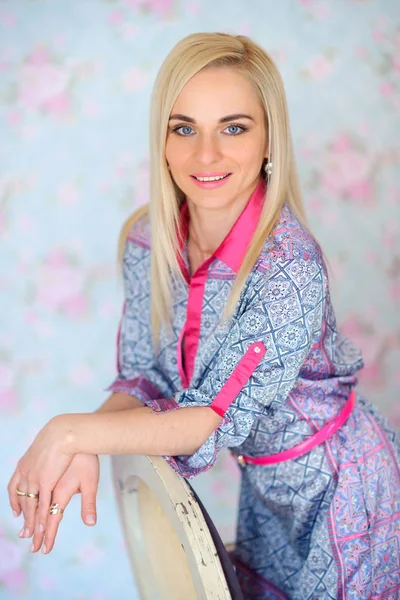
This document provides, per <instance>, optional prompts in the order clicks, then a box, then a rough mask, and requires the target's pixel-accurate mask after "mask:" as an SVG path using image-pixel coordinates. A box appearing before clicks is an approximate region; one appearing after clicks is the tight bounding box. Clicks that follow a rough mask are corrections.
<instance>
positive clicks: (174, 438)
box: [56, 407, 221, 456]
mask: <svg viewBox="0 0 400 600" xmlns="http://www.w3.org/2000/svg"><path fill="white" fill-rule="evenodd" d="M56 419H57V418H56ZM220 421H221V417H220V416H218V415H217V414H216V413H215V412H214V411H212V410H211V409H210V408H208V407H190V408H182V409H179V410H173V411H168V412H165V413H163V414H158V415H156V414H154V413H153V412H152V411H151V409H150V408H147V407H144V408H135V409H129V410H124V411H115V412H103V413H99V412H96V413H93V414H72V415H71V414H69V415H60V421H59V422H58V423H59V425H60V428H61V430H62V431H63V433H62V435H64V437H65V440H66V450H67V451H68V452H72V453H74V454H75V453H79V452H84V453H87V454H150V455H155V456H163V455H165V456H176V455H179V454H184V455H192V454H194V452H196V450H198V449H199V448H200V446H201V445H202V444H203V443H204V442H205V441H206V439H207V438H208V437H209V435H210V434H211V433H212V432H213V431H215V429H216V428H217V427H218V424H219V422H220Z"/></svg>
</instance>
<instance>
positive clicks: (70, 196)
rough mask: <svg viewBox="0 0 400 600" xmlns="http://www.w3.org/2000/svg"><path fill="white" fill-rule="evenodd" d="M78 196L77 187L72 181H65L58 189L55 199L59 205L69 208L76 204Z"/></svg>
mask: <svg viewBox="0 0 400 600" xmlns="http://www.w3.org/2000/svg"><path fill="white" fill-rule="evenodd" d="M79 194H80V192H79V189H78V187H77V185H76V184H75V183H74V182H72V181H67V182H65V183H63V184H62V185H61V186H60V187H59V188H58V190H57V199H58V201H59V202H60V204H64V205H67V206H71V205H73V204H76V202H77V200H78V198H79Z"/></svg>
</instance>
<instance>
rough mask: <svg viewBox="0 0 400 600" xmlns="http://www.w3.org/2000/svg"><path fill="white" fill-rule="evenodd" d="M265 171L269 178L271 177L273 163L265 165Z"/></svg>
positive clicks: (268, 162)
mask: <svg viewBox="0 0 400 600" xmlns="http://www.w3.org/2000/svg"><path fill="white" fill-rule="evenodd" d="M264 171H265V172H266V174H267V175H268V177H270V176H271V174H272V162H270V161H268V159H267V162H266V163H265V165H264Z"/></svg>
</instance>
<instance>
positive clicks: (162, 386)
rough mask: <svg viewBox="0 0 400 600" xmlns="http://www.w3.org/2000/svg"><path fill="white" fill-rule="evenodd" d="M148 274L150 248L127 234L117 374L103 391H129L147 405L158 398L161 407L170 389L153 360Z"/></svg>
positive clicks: (164, 403)
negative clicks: (136, 241)
mask: <svg viewBox="0 0 400 600" xmlns="http://www.w3.org/2000/svg"><path fill="white" fill-rule="evenodd" d="M149 277H150V250H149V248H146V247H144V246H141V245H140V244H137V243H135V241H134V240H133V238H132V235H131V234H130V235H129V236H128V238H127V242H126V245H125V249H124V257H123V281H124V296H125V299H124V304H123V309H122V316H121V320H120V323H119V328H118V333H117V361H116V362H117V377H116V378H115V380H114V381H113V382H112V384H111V385H110V386H108V387H107V388H106V390H105V391H111V392H125V393H127V394H131V395H132V396H136V397H137V398H138V399H139V400H141V401H142V402H143V403H144V404H146V405H148V406H151V407H153V406H154V403H153V401H154V400H159V402H160V403H161V404H162V406H163V407H165V406H169V404H168V398H170V397H172V396H173V394H174V390H173V387H172V384H171V382H170V381H169V379H168V378H167V377H166V375H165V374H164V373H163V372H162V371H161V369H160V368H158V367H157V365H156V361H155V359H154V349H153V343H152V339H151V330H150V292H149ZM164 399H165V400H164ZM157 406H158V405H157Z"/></svg>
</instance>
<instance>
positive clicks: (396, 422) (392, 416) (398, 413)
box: [388, 377, 400, 429]
mask: <svg viewBox="0 0 400 600" xmlns="http://www.w3.org/2000/svg"><path fill="white" fill-rule="evenodd" d="M398 383H399V384H400V377H399V382H398ZM388 419H389V421H390V422H391V424H392V425H393V426H394V427H396V429H400V402H399V401H397V402H395V403H394V404H392V406H391V407H390V409H389V412H388Z"/></svg>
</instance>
